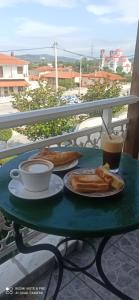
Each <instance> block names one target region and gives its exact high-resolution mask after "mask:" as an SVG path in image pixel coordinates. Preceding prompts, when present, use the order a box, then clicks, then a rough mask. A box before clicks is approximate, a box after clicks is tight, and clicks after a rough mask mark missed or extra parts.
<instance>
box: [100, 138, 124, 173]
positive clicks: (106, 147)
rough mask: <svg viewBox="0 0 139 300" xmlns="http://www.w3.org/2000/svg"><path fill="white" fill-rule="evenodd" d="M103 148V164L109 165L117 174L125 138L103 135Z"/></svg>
mask: <svg viewBox="0 0 139 300" xmlns="http://www.w3.org/2000/svg"><path fill="white" fill-rule="evenodd" d="M101 147H102V150H103V164H105V163H108V164H109V166H110V170H111V171H112V172H114V173H117V172H118V170H119V164H120V159H121V153H122V149H123V137H121V136H117V135H111V138H110V137H109V136H108V135H107V134H103V135H102V137H101Z"/></svg>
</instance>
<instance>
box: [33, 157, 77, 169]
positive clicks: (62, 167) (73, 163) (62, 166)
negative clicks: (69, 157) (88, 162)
mask: <svg viewBox="0 0 139 300" xmlns="http://www.w3.org/2000/svg"><path fill="white" fill-rule="evenodd" d="M36 155H38V153H37V154H33V155H31V156H30V157H29V158H28V159H33V158H34V157H35V156H36ZM77 165H78V159H75V160H73V161H72V162H70V163H68V164H65V165H61V166H58V167H54V169H53V172H61V171H67V170H70V169H72V168H74V167H76V166H77Z"/></svg>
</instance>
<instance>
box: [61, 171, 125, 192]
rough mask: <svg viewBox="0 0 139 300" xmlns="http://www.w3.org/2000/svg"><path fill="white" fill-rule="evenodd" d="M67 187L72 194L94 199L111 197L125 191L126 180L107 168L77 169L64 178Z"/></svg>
mask: <svg viewBox="0 0 139 300" xmlns="http://www.w3.org/2000/svg"><path fill="white" fill-rule="evenodd" d="M64 184H65V187H66V188H67V189H68V190H70V191H71V192H73V193H75V194H78V195H82V196H87V197H90V198H92V197H94V198H102V197H110V196H113V195H116V194H118V193H120V192H122V191H123V189H124V187H125V183H124V180H123V179H122V178H121V177H120V176H119V175H115V174H112V173H111V172H109V170H107V169H106V168H105V166H104V167H103V166H101V167H98V168H96V169H85V168H82V169H77V170H73V171H70V172H68V173H67V174H66V175H65V176H64Z"/></svg>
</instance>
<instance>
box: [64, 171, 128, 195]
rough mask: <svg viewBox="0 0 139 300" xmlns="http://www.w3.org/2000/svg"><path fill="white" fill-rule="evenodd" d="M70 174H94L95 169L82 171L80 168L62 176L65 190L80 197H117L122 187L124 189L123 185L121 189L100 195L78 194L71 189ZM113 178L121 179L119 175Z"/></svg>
mask: <svg viewBox="0 0 139 300" xmlns="http://www.w3.org/2000/svg"><path fill="white" fill-rule="evenodd" d="M72 174H95V169H84V168H82V169H77V170H73V171H70V172H68V173H67V174H66V175H65V176H64V179H63V180H64V184H65V186H66V188H67V189H68V190H70V191H71V192H73V193H75V194H78V195H81V196H86V197H89V198H104V197H110V196H114V195H117V194H119V193H120V192H122V191H123V189H124V187H125V184H124V186H123V187H122V188H121V189H119V190H116V189H113V188H111V190H109V191H107V192H103V193H102V192H101V193H98V192H93V193H79V192H77V191H75V190H74V189H73V187H72V185H71V182H70V176H71V175H72ZM115 176H117V177H119V178H121V177H120V176H119V175H115ZM121 179H122V178H121ZM122 180H123V179H122Z"/></svg>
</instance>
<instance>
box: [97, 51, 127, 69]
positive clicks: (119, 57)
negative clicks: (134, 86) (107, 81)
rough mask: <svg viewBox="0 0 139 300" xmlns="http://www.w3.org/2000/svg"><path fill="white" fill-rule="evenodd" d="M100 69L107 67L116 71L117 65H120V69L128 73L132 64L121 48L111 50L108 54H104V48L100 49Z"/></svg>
mask: <svg viewBox="0 0 139 300" xmlns="http://www.w3.org/2000/svg"><path fill="white" fill-rule="evenodd" d="M100 58H101V69H103V68H104V67H108V68H109V69H111V70H112V71H113V72H116V70H117V67H122V71H123V72H125V73H130V72H131V68H132V64H131V62H130V61H129V59H128V57H127V56H125V55H123V51H122V50H121V49H116V50H111V51H110V53H109V55H106V54H105V49H101V50H100Z"/></svg>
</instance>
